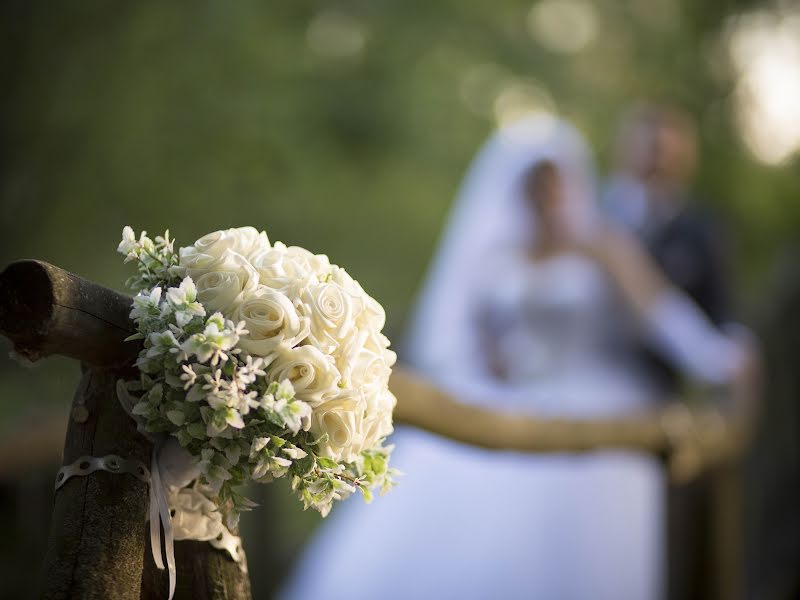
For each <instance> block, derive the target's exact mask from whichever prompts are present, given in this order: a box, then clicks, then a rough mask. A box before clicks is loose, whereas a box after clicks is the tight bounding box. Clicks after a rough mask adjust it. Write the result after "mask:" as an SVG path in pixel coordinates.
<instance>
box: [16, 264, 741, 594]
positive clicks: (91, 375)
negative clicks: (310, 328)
mask: <svg viewBox="0 0 800 600" xmlns="http://www.w3.org/2000/svg"><path fill="white" fill-rule="evenodd" d="M129 308H130V298H128V297H127V296H124V295H122V294H118V293H117V292H113V291H111V290H108V289H106V288H103V287H101V286H98V285H96V284H94V283H92V282H89V281H87V280H84V279H81V278H80V277H77V276H75V275H72V274H70V273H67V272H65V271H62V270H61V269H58V268H57V267H54V266H52V265H49V264H47V263H42V262H38V261H20V262H18V263H14V264H12V265H10V266H9V267H8V268H7V269H6V270H5V271H4V272H3V273H2V274H0V333H3V334H4V335H6V336H7V337H9V338H10V339H11V340H12V341H13V342H14V346H15V349H16V351H17V352H18V353H19V354H21V355H22V356H25V357H27V358H29V359H31V360H36V359H37V358H40V357H43V356H47V355H49V354H63V355H66V356H71V357H73V358H77V359H79V360H82V361H85V362H87V363H89V364H91V365H94V367H93V368H85V371H84V379H83V381H82V387H81V389H79V391H78V394H77V395H76V402H77V403H78V404H80V402H79V400H81V399H82V400H83V401H85V407H86V409H87V410H88V411H89V413H88V417H89V418H88V420H86V422H84V423H78V422H77V421H76V422H75V423H71V424H70V429H69V432H68V434H67V444H66V449H65V460H66V461H67V462H69V461H70V457H72V456H75V457H77V456H78V455H77V454H73V452H80V453H81V454H91V455H94V456H98V455H102V454H108V453H116V454H121V455H123V456H129V457H138V456H139V455H140V454H141V453H142V452H144V455H145V458H146V455H147V454H148V446H147V444H146V442H145V441H144V440H143V439H142V438H141V437H138V436H136V435H131V433H132V432H135V428H134V425H133V421H132V420H130V419H128V418H127V416H126V415H124V413H123V412H122V410H121V408H120V407H119V404H118V402H117V401H116V396H115V393H114V390H113V385H111V384H112V383H113V381H114V380H115V378H116V376H117V375H115V374H114V372H113V371H107V370H102V369H99V368H97V367H118V366H121V365H126V364H129V363H130V362H131V361H132V360H133V359H134V358H135V356H136V354H137V351H138V347H137V345H136V344H125V343H123V340H124V338H125V337H127V336H128V335H129V334H130V333H131V332H132V331H133V325H132V323H130V321H129V320H128V312H129ZM391 386H392V389H393V391H394V392H395V394H396V395H397V397H398V405H397V409H396V418H397V420H398V421H402V422H406V423H409V424H411V425H415V426H418V427H422V428H424V429H428V430H430V431H432V432H434V433H437V434H440V435H443V436H446V437H450V438H452V439H455V440H458V441H462V442H465V443H469V444H473V445H477V446H482V447H485V448H496V449H513V450H521V451H527V452H574V451H586V450H593V449H600V448H609V447H615V448H628V449H633V450H639V451H645V452H650V453H654V454H660V455H668V458H669V461H670V462H669V464H670V468H671V470H672V472H673V475H676V476H677V477H678V478H683V479H686V478H689V477H691V476H693V475H695V474H696V473H698V472H700V471H701V470H702V469H703V468H705V467H706V466H708V465H709V464H715V463H720V462H725V461H726V460H729V459H730V458H731V457H732V456H735V455H737V454H738V453H739V452H740V451H741V449H742V447H743V446H744V444H745V443H746V441H747V438H748V435H749V426H750V425H749V423H750V421H751V420H752V414H753V405H754V404H753V398H755V393H754V391H753V389H752V386H751V387H748V386H747V385H744V386H738V389H739V390H740V391H739V392H737V393H735V394H734V400H735V401H736V402H735V406H734V407H733V408H734V410H733V411H732V413H731V414H730V415H729V416H728V418H726V419H723V420H720V418H719V416H718V415H717V414H716V413H712V414H709V415H703V414H700V415H698V416H697V418H690V422H689V423H688V424H687V425H688V427H678V428H677V429H675V428H674V427H671V426H670V423H669V419H668V418H667V417H669V416H670V415H668V414H665V413H661V414H654V415H642V416H641V417H638V418H626V419H611V420H607V421H569V420H559V421H553V420H540V419H536V418H531V417H524V416H520V415H511V414H502V413H496V412H493V411H489V410H486V409H481V408H477V407H473V406H469V405H465V404H462V403H459V402H457V401H456V399H454V398H452V397H451V396H450V395H448V394H447V393H445V392H443V391H442V390H440V389H438V388H437V387H436V386H433V385H431V384H430V383H429V382H427V381H425V380H424V379H421V378H419V377H417V376H415V375H413V374H412V373H410V372H409V371H407V370H405V369H403V368H396V369H395V371H394V373H393V376H392V380H391ZM734 391H735V392H736V390H734ZM79 408H81V407H79ZM81 413H82V411H81V410H77V411H76V408H75V407H73V417H76V416H80V415H81ZM123 417H124V418H123ZM79 420H80V419H79ZM84 449H88V450H84ZM127 479H133V478H127ZM70 486H71V489H72V491H71V492H65V493H64V494H62V496H61V498H59V497H58V495H57V498H56V509H55V512H54V525H53V535H52V537H51V545H50V550H49V551H48V555H47V560H46V562H45V576H44V577H43V585H44V590H45V593H44V594H43V596H44V597H48V598H50V597H52V598H62V597H76V598H78V597H80V598H94V597H98V598H100V597H109V598H135V597H138V594H139V592H141V593H142V594H143V597H146V598H150V597H152V598H159V597H163V596H164V595H165V593H166V584H165V579H164V578H165V576H166V574H165V573H162V572H158V571H155V570H154V569H152V565H150V563H151V560H150V559H149V554H148V555H147V556H145V548H146V543H145V539H144V538H145V536H144V514H143V510H144V506H145V505H146V498H145V497H144V495H143V494H144V493H145V492H146V486H144V485H143V484H141V483H140V482H138V480H135V479H133V481H128V480H126V478H125V477H124V476H119V475H110V474H108V473H103V472H98V473H95V474H93V475H92V476H90V477H84V478H78V479H77V481H75V482H73V481H70V482H68V484H67V485H65V486H64V488H62V490H60V491H59V493H61V492H64V491H65V490H69V489H70ZM120 511H121V512H120ZM123 512H124V515H123V514H122V513H123ZM123 529H124V530H123ZM90 540H97V541H90ZM176 546H177V548H176V550H177V552H176V554H177V556H176V558H177V561H178V569H179V572H180V574H181V576H179V580H178V586H179V588H178V593H177V594H178V595H177V597H179V598H180V597H184V598H190V597H191V598H198V599H201V600H202V599H204V598H215V599H225V600H239V599H242V600H244V599H248V598H250V586H249V580H248V579H247V577H246V576H244V575H243V574H242V573H241V571H240V569H239V567H238V565H236V564H235V563H234V562H233V561H230V560H228V559H227V558H226V557H225V556H224V555H223V554H222V553H221V552H219V551H217V550H214V549H213V548H211V547H210V546H209V545H208V544H203V543H193V542H179V543H178V544H177V545H176ZM134 554H135V555H136V557H133V555H134ZM89 558H91V560H89ZM70 560H72V561H73V562H72V567H70ZM181 563H182V564H181ZM143 565H147V567H146V571H147V572H146V574H145V576H144V578H142V568H143ZM121 569H122V570H121ZM136 573H138V579H136V577H135V575H136ZM109 574H112V575H109ZM133 579H136V581H137V583H140V585H134V586H133V587H131V586H130V582H131V581H132V580H133ZM187 586H188V587H187ZM204 594H205V595H204Z"/></svg>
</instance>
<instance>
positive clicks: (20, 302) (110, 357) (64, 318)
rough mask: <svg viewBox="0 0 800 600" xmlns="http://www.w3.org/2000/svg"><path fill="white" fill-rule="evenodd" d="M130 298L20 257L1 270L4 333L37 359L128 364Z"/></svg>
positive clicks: (132, 349) (131, 353) (132, 348)
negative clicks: (53, 357) (66, 358)
mask: <svg viewBox="0 0 800 600" xmlns="http://www.w3.org/2000/svg"><path fill="white" fill-rule="evenodd" d="M130 305H131V299H130V298H129V297H128V296H125V295H124V294H120V293H118V292H115V291H114V290H110V289H108V288H106V287H103V286H101V285H98V284H96V283H93V282H91V281H88V280H86V279H83V278H82V277H78V276H77V275H74V274H72V273H69V272H67V271H64V270H63V269H59V268H58V267H55V266H53V265H51V264H49V263H46V262H42V261H37V260H20V261H17V262H14V263H11V264H10V265H9V266H8V267H7V268H6V269H5V270H4V271H3V272H2V273H0V333H2V334H3V335H5V336H6V337H7V338H9V339H10V340H11V341H12V342H13V343H14V350H15V351H16V352H17V353H18V354H20V355H21V356H24V357H25V358H28V359H29V360H32V361H35V360H38V359H39V358H43V357H45V356H49V355H52V354H61V355H63V356H69V357H70V358H74V359H76V360H80V361H82V362H86V363H88V364H91V365H94V366H97V367H114V366H121V365H126V364H129V363H130V362H131V361H133V360H134V359H135V358H136V354H137V352H138V347H137V346H136V344H126V343H124V342H123V340H124V339H125V338H126V337H128V336H129V335H131V334H132V333H134V332H135V328H134V326H133V323H132V322H131V321H130V319H129V318H128V314H129V313H130Z"/></svg>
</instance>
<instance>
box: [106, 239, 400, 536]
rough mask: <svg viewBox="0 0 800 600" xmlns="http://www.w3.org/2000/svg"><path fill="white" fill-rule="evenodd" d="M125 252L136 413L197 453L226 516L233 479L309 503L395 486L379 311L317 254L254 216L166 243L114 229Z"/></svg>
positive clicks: (232, 506) (240, 500) (229, 516)
mask: <svg viewBox="0 0 800 600" xmlns="http://www.w3.org/2000/svg"><path fill="white" fill-rule="evenodd" d="M118 251H119V252H120V253H122V254H124V255H125V257H126V258H125V261H126V262H135V263H136V265H137V268H138V275H137V276H135V277H132V278H131V279H129V280H128V285H129V286H130V287H131V289H133V290H134V291H136V292H138V293H137V295H136V296H135V298H134V299H133V305H132V310H131V318H132V319H133V320H134V322H135V323H136V326H137V333H136V334H135V335H133V336H131V338H130V339H137V340H141V343H142V350H141V352H140V354H139V357H138V360H137V362H136V366H137V367H138V368H139V370H140V372H141V375H140V378H139V380H138V381H133V382H127V383H126V384H125V387H126V389H127V392H128V393H130V394H131V395H133V396H134V397H135V404H134V405H133V407H132V413H133V414H134V415H135V417H136V418H137V419H138V420H139V424H140V426H141V427H142V428H144V429H145V430H146V431H148V432H151V433H155V434H159V433H164V434H169V435H171V436H174V437H175V438H176V439H177V440H178V442H179V443H180V445H181V446H183V447H184V448H185V449H186V450H188V451H189V452H190V453H191V455H192V456H194V457H195V461H196V464H197V466H198V467H199V470H200V473H201V482H200V483H202V485H203V486H208V487H209V488H210V489H211V490H212V492H213V493H214V494H216V502H217V504H218V506H219V507H220V509H221V511H222V513H223V515H224V517H225V519H226V523H227V525H228V527H232V526H234V525H235V524H236V522H237V520H238V515H239V513H240V512H241V511H243V510H248V509H249V508H251V507H252V502H250V501H249V500H248V499H247V498H245V497H244V496H243V495H242V486H244V485H245V484H247V483H249V482H251V481H256V482H267V481H271V480H272V479H276V478H280V477H289V478H290V480H291V485H292V489H293V490H294V491H295V493H296V494H297V495H298V497H299V498H300V500H301V501H302V502H303V504H304V506H305V507H306V508H308V507H313V508H315V509H316V510H318V511H319V512H320V513H322V514H323V515H326V514H327V513H328V512H329V511H330V509H331V506H332V503H333V501H334V500H338V499H342V498H345V497H347V496H348V495H350V494H351V493H353V492H354V491H355V490H356V489H360V490H361V491H362V493H363V495H364V497H365V499H367V500H369V499H371V497H372V492H371V490H372V489H373V488H376V487H377V488H380V489H381V490H382V491H385V490H387V489H389V488H390V487H391V486H392V485H393V475H394V471H393V469H391V468H390V467H389V466H388V457H389V453H390V452H391V447H387V446H384V445H383V440H384V439H385V437H386V436H387V435H388V434H389V433H391V431H392V424H391V412H392V408H393V407H394V403H395V400H394V397H393V396H392V395H391V393H390V392H389V391H388V387H387V384H388V378H389V374H390V372H391V365H392V364H393V363H394V361H395V356H394V353H393V352H391V351H390V350H388V340H387V339H386V338H385V337H384V336H383V335H382V334H381V333H380V330H381V328H382V327H383V323H384V320H385V317H384V314H383V309H382V308H381V307H380V305H379V304H378V303H377V302H375V300H373V299H372V298H370V297H369V296H368V295H367V294H366V293H365V292H364V291H363V289H362V288H361V286H360V285H358V283H357V282H355V281H354V280H353V279H352V278H351V277H350V276H349V275H347V273H346V272H345V271H344V270H343V269H340V268H339V267H336V266H335V265H331V264H330V263H329V261H328V259H327V257H325V256H323V255H315V254H312V253H310V252H308V251H306V250H304V249H302V248H296V247H287V246H285V245H283V244H280V243H276V244H274V245H271V244H270V243H269V240H268V239H267V236H266V234H264V233H263V232H258V231H257V230H255V229H253V228H252V227H242V228H238V229H230V230H225V231H218V232H214V233H212V234H209V235H207V236H204V237H203V238H201V239H199V240H197V242H195V244H194V245H193V246H189V247H187V248H181V250H180V252H179V253H176V252H175V250H174V242H173V240H171V239H170V237H169V233H168V232H167V233H165V234H164V235H163V236H159V237H156V238H155V241H153V240H150V238H148V237H147V235H146V234H145V233H142V234H141V235H140V236H139V238H138V239H137V238H136V236H135V234H134V232H133V230H132V229H131V228H130V227H125V229H124V230H123V239H122V242H121V243H120V245H119V248H118Z"/></svg>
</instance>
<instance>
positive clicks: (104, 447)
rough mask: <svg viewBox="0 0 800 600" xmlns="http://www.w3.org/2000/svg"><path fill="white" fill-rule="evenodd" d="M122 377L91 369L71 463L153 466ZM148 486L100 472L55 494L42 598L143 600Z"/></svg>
mask: <svg viewBox="0 0 800 600" xmlns="http://www.w3.org/2000/svg"><path fill="white" fill-rule="evenodd" d="M118 377H119V374H118V373H116V372H114V371H108V370H103V369H98V368H95V367H89V366H86V365H84V366H83V377H82V378H81V382H80V384H79V386H78V390H77V391H76V393H75V400H74V405H75V404H82V405H83V406H85V408H86V410H87V411H88V412H87V415H88V416H87V419H86V421H85V422H83V423H78V422H76V421H74V420H72V419H71V420H70V423H69V428H68V431H67V439H66V443H65V445H64V464H71V463H73V462H74V461H75V460H77V459H78V458H79V457H81V456H98V457H99V456H105V455H108V454H117V455H119V456H124V457H126V458H133V459H137V460H140V461H142V462H144V463H145V464H149V456H150V450H151V445H150V443H149V442H148V441H147V440H146V439H145V438H144V437H142V436H141V435H139V433H138V432H137V431H136V424H135V423H134V421H133V420H132V419H131V418H130V417H129V416H128V415H127V414H126V413H125V411H124V410H123V409H122V406H121V405H120V403H119V402H118V401H117V400H116V392H115V389H116V381H117V378H118ZM148 498H149V496H148V489H147V484H146V483H145V482H143V481H140V480H138V479H136V478H135V477H133V476H132V475H129V474H111V473H107V472H104V471H97V472H95V473H93V474H91V475H90V476H87V477H73V478H71V479H70V480H68V481H67V482H66V483H65V484H64V485H63V486H62V487H61V488H60V489H59V490H57V491H56V493H55V501H54V504H53V519H52V522H51V530H50V540H49V543H48V549H47V553H46V555H45V559H44V565H43V567H42V576H41V578H40V585H41V594H40V595H41V597H42V598H46V599H52V600H61V599H66V598H97V599H106V598H119V599H121V600H134V599H136V600H138V598H139V585H140V581H141V577H142V558H143V556H144V537H145V515H146V514H147V513H146V511H147V505H148Z"/></svg>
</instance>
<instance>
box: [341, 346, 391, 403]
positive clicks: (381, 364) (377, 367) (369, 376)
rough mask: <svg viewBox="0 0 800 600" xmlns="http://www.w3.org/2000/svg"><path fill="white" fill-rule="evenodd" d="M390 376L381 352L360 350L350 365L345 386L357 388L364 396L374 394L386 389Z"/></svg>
mask: <svg viewBox="0 0 800 600" xmlns="http://www.w3.org/2000/svg"><path fill="white" fill-rule="evenodd" d="M391 374H392V370H391V368H390V367H389V365H388V364H387V363H386V358H385V356H384V353H383V352H372V351H370V350H367V349H366V348H362V349H361V351H360V352H359V353H358V354H357V355H356V357H355V360H354V361H353V362H352V364H351V365H350V370H349V381H346V382H345V385H347V386H348V387H355V388H359V389H361V390H362V391H363V392H364V393H365V394H374V393H377V392H380V391H382V390H383V389H385V388H386V386H387V385H388V383H389V376H390V375H391ZM345 377H346V376H345Z"/></svg>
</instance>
